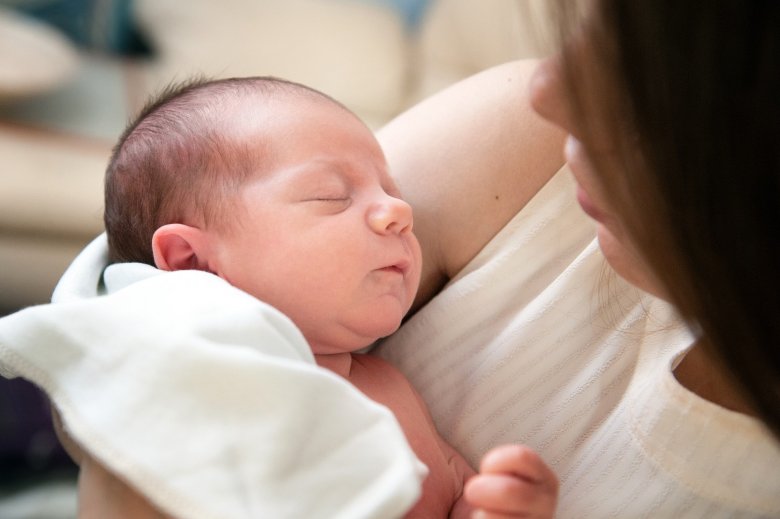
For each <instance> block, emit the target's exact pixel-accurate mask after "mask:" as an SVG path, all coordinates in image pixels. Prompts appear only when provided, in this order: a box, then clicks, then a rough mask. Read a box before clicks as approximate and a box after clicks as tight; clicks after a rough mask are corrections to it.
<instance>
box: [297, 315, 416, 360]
mask: <svg viewBox="0 0 780 519" xmlns="http://www.w3.org/2000/svg"><path fill="white" fill-rule="evenodd" d="M372 324H373V326H371V327H368V326H363V327H360V328H355V327H347V326H344V327H342V329H341V330H339V332H338V333H333V334H330V336H327V337H324V336H312V338H311V339H309V338H308V337H307V340H308V341H309V345H310V346H311V350H312V352H313V353H314V354H315V355H333V354H337V353H362V352H364V351H366V350H367V349H368V348H370V347H371V346H373V345H374V343H375V342H376V341H378V340H380V339H382V338H384V337H387V336H389V335H392V334H393V333H395V332H396V331H397V330H398V328H400V327H401V318H400V317H399V318H398V319H393V320H390V319H388V320H387V322H386V323H381V324H380V323H372ZM304 335H305V334H304Z"/></svg>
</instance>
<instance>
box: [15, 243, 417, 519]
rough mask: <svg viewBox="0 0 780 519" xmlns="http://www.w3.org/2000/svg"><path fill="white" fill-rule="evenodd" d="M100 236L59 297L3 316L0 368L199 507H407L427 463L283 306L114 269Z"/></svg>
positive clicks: (151, 273) (342, 511)
mask: <svg viewBox="0 0 780 519" xmlns="http://www.w3.org/2000/svg"><path fill="white" fill-rule="evenodd" d="M105 262H106V242H105V238H104V237H103V236H101V237H99V238H98V239H96V240H95V241H94V242H93V243H92V244H91V245H90V246H89V247H88V248H87V249H85V251H84V252H83V253H82V254H81V255H80V256H79V257H78V258H77V259H76V261H75V262H74V264H73V265H72V266H71V267H70V268H69V270H68V272H67V273H66V275H65V276H64V277H63V279H62V281H61V282H60V284H59V286H58V287H57V290H56V291H55V296H54V303H53V304H50V305H43V306H38V307H32V308H28V309H26V310H23V311H21V312H18V313H16V314H13V315H10V316H8V317H6V318H3V319H0V373H1V374H3V375H4V376H6V377H16V376H21V377H24V378H27V379H29V380H31V381H33V382H34V383H35V384H37V385H38V386H40V387H42V388H43V389H44V390H45V391H46V392H47V393H48V395H49V397H50V398H51V400H52V402H53V403H54V405H55V406H56V407H57V409H58V410H59V412H60V413H61V415H62V417H63V421H64V424H65V428H66V430H67V431H68V433H69V434H70V435H71V436H72V437H73V438H74V439H76V440H77V441H78V442H79V443H80V444H81V445H82V446H83V447H85V448H86V449H87V450H88V451H90V453H91V454H92V455H93V456H95V457H96V458H97V459H99V460H100V461H101V462H102V463H104V464H105V465H106V466H108V467H109V468H110V469H111V470H112V471H114V472H115V473H117V474H118V475H120V476H121V477H122V478H123V479H125V480H126V481H128V482H129V483H131V484H132V485H133V486H134V487H136V488H137V489H139V490H140V491H141V492H142V493H143V494H145V495H146V496H147V497H148V498H149V499H150V500H151V501H152V502H154V503H155V504H156V505H157V506H158V507H160V508H161V509H162V510H164V511H165V512H167V513H169V514H172V515H174V516H177V517H188V518H189V517H191V518H226V517H230V518H233V517H235V518H244V517H246V518H249V517H275V518H276V517H307V518H311V517H328V518H330V517H345V518H346V517H399V516H401V515H403V513H404V512H405V511H406V510H407V509H408V508H409V507H410V506H411V505H412V504H413V503H414V502H415V501H416V499H417V497H418V496H419V492H420V481H421V480H422V478H423V477H424V475H425V467H424V466H422V464H421V463H420V462H419V461H418V460H417V458H416V457H415V456H414V454H413V452H412V451H411V449H410V448H409V446H408V444H407V443H406V440H405V438H404V435H403V433H402V431H401V429H400V427H399V426H398V424H397V422H396V420H395V418H394V417H393V415H392V414H391V413H390V412H389V411H388V410H387V409H386V408H384V407H382V406H380V405H378V404H376V403H374V402H373V401H371V400H369V399H368V398H366V397H365V396H363V395H362V394H361V393H360V392H359V391H358V390H356V389H355V388H353V387H352V386H351V385H350V384H348V383H347V382H346V381H344V380H342V379H341V378H339V377H337V376H335V375H333V374H331V373H330V372H327V371H324V370H322V369H320V368H318V367H317V366H316V365H315V364H314V359H313V357H312V354H311V352H310V350H309V347H308V345H307V344H306V342H305V340H304V339H303V336H302V335H301V334H300V332H299V331H298V330H297V328H296V327H295V326H294V325H293V324H292V322H291V321H289V320H288V319H287V318H286V317H285V316H284V315H282V314H281V313H280V312H278V311H276V310H275V309H273V308H272V307H270V306H268V305H266V304H263V303H261V302H260V301H258V300H256V299H255V298H253V297H251V296H249V295H248V294H246V293H244V292H242V291H240V290H238V289H236V288H234V287H232V286H230V285H229V284H227V283H226V282H224V281H223V280H221V279H219V278H218V277H216V276H214V275H211V274H206V273H202V272H196V271H183V272H174V273H170V272H167V273H163V272H161V271H159V270H157V269H154V268H152V267H149V266H146V265H140V264H124V265H114V266H111V267H109V268H108V269H107V270H106V271H105V275H103V276H101V273H102V271H103V268H104V265H105Z"/></svg>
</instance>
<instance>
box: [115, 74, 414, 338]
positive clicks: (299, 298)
mask: <svg viewBox="0 0 780 519" xmlns="http://www.w3.org/2000/svg"><path fill="white" fill-rule="evenodd" d="M105 223H106V231H107V233H108V238H109V248H110V254H111V260H112V261H114V262H119V261H140V262H145V263H149V264H153V265H156V266H157V267H159V268H161V269H164V270H182V269H199V270H205V271H209V272H212V273H214V274H216V275H219V276H220V277H222V278H223V279H225V280H227V281H228V282H230V283H231V284H233V285H234V286H236V287H238V288H241V289H242V290H244V291H246V292H248V293H250V294H252V295H254V296H256V297H258V298H259V299H262V300H263V301H265V302H267V303H269V304H271V305H273V306H275V307H277V308H278V309H279V310H281V311H282V312H284V313H285V314H287V315H288V316H289V317H290V318H291V319H292V320H293V321H294V322H295V323H296V325H297V326H298V327H299V328H300V329H301V331H302V332H303V334H304V336H305V337H306V338H307V340H308V341H309V343H310V344H311V345H312V348H313V349H314V351H315V353H335V352H340V351H352V350H354V349H358V348H361V347H363V346H366V345H368V344H370V343H371V342H373V341H374V340H376V339H377V338H379V337H383V336H385V335H388V334H389V333H392V332H393V331H394V330H395V329H396V328H397V327H398V325H399V324H400V322H401V318H402V317H403V315H404V314H405V313H406V311H407V310H408V309H409V307H410V305H411V303H412V300H413V299H414V295H415V293H416V290H417V285H418V283H419V278H420V263H421V258H420V249H419V245H418V243H417V240H416V238H415V237H414V234H413V233H412V212H411V208H410V207H409V205H408V204H406V203H405V202H404V201H402V200H401V199H400V195H399V193H398V190H397V188H396V187H395V184H394V183H393V181H392V179H391V178H390V176H389V174H388V172H387V165H386V162H385V159H384V155H383V153H382V150H381V148H380V147H379V144H378V143H377V141H376V139H375V138H374V135H373V133H372V132H371V131H370V130H369V129H368V128H367V127H366V126H365V125H364V124H363V123H362V122H361V121H360V120H359V119H358V118H357V117H356V116H355V115H354V114H352V113H351V112H350V111H348V110H347V109H346V108H344V107H343V106H342V105H340V104H338V103H337V102H335V101H333V100H332V99H330V98H329V97H327V96H325V95H324V94H321V93H319V92H317V91H314V90H311V89H309V88H307V87H304V86H302V85H298V84H295V83H290V82H287V81H281V80H277V79H272V78H239V79H229V80H218V81H212V82H198V83H191V84H188V85H185V86H182V87H177V88H175V89H171V90H169V91H167V92H166V93H165V94H164V95H163V96H162V97H161V98H160V99H159V100H158V101H155V102H154V103H152V104H151V105H149V107H147V108H146V109H145V110H144V111H143V112H142V114H141V115H140V116H139V118H138V120H137V121H135V122H134V123H133V124H132V125H131V126H130V127H129V128H128V130H127V131H126V132H125V134H124V135H123V136H122V138H121V139H120V141H119V144H118V145H117V147H116V149H115V151H114V154H113V157H112V159H111V162H110V164H109V168H108V170H107V173H106V212H105Z"/></svg>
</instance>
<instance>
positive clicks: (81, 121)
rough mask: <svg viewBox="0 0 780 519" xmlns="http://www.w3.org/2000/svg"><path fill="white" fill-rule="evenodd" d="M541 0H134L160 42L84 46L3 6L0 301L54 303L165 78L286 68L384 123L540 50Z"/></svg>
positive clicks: (139, 20) (135, 20)
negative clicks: (111, 159)
mask: <svg viewBox="0 0 780 519" xmlns="http://www.w3.org/2000/svg"><path fill="white" fill-rule="evenodd" d="M52 1H53V0H52ZM17 3H24V2H17ZM543 3H544V2H543V0H484V1H480V2H476V1H474V0H407V1H402V0H222V1H221V2H214V1H213V0H190V1H189V2H179V1H175V0H134V1H133V0H125V1H124V2H122V3H121V5H123V6H126V7H127V17H128V20H127V22H128V23H131V24H132V25H133V29H134V30H137V31H138V33H139V34H140V35H141V36H142V37H143V38H144V41H145V42H146V44H147V45H148V48H149V49H150V53H149V54H148V55H146V56H142V57H138V56H135V57H130V56H123V55H120V54H118V53H116V52H109V51H107V50H106V49H97V50H96V49H95V48H92V49H90V48H85V47H83V46H79V45H78V44H77V43H76V42H74V41H73V40H72V39H70V40H69V39H67V38H65V37H63V36H62V34H61V33H58V31H57V30H56V29H55V28H53V27H48V28H47V27H44V26H42V25H41V23H36V22H33V21H32V20H30V19H29V17H28V16H21V15H19V14H18V13H12V12H11V11H9V10H8V9H2V10H0V311H10V310H14V309H17V308H20V307H23V306H27V305H32V304H37V303H44V302H47V301H48V300H49V297H50V295H51V291H52V289H53V288H54V285H55V284H56V282H57V280H58V278H59V277H60V275H61V274H62V272H63V271H64V270H65V268H66V267H67V265H68V264H69V262H70V261H71V260H72V259H73V257H75V255H76V254H77V253H78V251H79V250H80V249H81V248H83V247H84V245H85V244H86V243H88V242H89V241H90V240H91V239H92V238H93V237H94V236H96V235H97V234H99V233H100V232H101V230H102V176H103V169H104V167H105V164H106V162H107V158H108V155H109V153H110V150H111V146H112V144H113V142H114V140H115V139H116V138H117V136H118V135H119V134H120V132H121V131H122V129H123V127H124V126H125V124H126V123H127V121H128V119H129V118H130V117H131V116H132V115H133V114H134V113H135V112H136V111H137V110H138V109H139V107H140V106H141V105H142V104H143V103H144V101H145V100H146V99H147V97H148V96H149V95H150V93H152V92H155V91H157V90H158V89H159V88H160V87H161V86H163V85H165V84H167V83H168V82H170V81H172V80H182V79H185V78H186V77H188V76H189V75H190V74H192V73H204V74H206V75H208V76H213V77H226V76H237V75H276V76H281V77H285V78H288V79H292V80H296V81H301V82H304V83H307V84H309V85H311V86H314V87H316V88H319V89H321V90H323V91H325V92H326V93H328V94H330V95H332V96H333V97H335V98H337V99H339V100H340V101H342V102H343V103H344V104H346V105H347V106H348V107H350V108H352V109H353V110H354V111H355V112H357V113H358V115H360V116H361V117H363V119H364V120H366V122H367V123H368V124H369V125H370V126H372V127H374V128H378V127H379V126H381V125H382V124H383V123H384V122H386V121H387V120H389V119H390V118H392V117H393V116H394V115H396V114H397V113H399V112H400V111H402V110H403V109H404V108H406V107H408V106H410V105H411V104H413V103H414V102H416V101H418V100H420V99H422V98H424V97H425V96H427V95H429V94H431V93H433V92H435V91H437V90H439V89H441V88H444V87H445V86H447V85H449V84H451V83H453V82H455V81H457V80H459V79H461V78H464V77H466V76H468V75H471V74H473V73H475V72H477V71H479V70H482V69H484V68H487V67H490V66H492V65H495V64H498V63H502V62H505V61H509V60H512V59H517V58H522V57H530V56H538V55H540V54H542V53H543V52H544V45H543V44H542V43H540V42H542V41H543V40H540V39H539V38H538V33H539V29H538V27H539V26H540V25H542V26H543V25H544V24H543V23H541V22H542V21H543V18H544V15H543V13H542V4H543ZM95 4H106V3H105V2H102V3H95ZM108 4H112V2H108ZM113 4H116V2H113ZM25 38H26V39H25ZM9 42H10V43H9Z"/></svg>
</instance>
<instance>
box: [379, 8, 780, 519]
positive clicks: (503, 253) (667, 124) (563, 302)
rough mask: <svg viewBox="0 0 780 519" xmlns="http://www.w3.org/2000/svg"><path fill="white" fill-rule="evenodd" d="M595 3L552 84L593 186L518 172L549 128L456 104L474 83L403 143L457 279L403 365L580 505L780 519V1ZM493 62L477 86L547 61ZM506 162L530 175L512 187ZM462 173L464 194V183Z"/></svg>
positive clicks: (474, 432) (435, 106) (546, 85)
mask: <svg viewBox="0 0 780 519" xmlns="http://www.w3.org/2000/svg"><path fill="white" fill-rule="evenodd" d="M589 5H591V6H592V9H591V11H589V12H588V13H587V14H586V15H585V17H584V20H582V21H579V20H578V18H577V17H576V16H574V15H573V14H572V13H569V12H568V11H566V10H564V11H566V12H565V13H564V14H565V15H570V14H572V15H571V16H568V17H567V19H568V20H570V21H571V22H573V23H571V24H569V25H568V26H569V27H571V29H572V30H569V31H567V32H568V39H567V40H566V41H567V43H566V45H565V46H564V48H563V50H562V52H561V53H560V55H559V56H556V57H554V58H551V59H550V60H548V61H546V62H544V63H543V64H541V65H540V66H539V68H538V70H537V71H536V72H535V75H534V77H533V79H532V81H531V90H530V92H531V93H530V96H531V99H530V102H531V103H532V104H533V106H534V108H535V109H536V110H537V111H538V113H539V114H540V115H541V116H542V117H544V118H545V119H547V120H549V121H550V122H552V123H553V124H555V125H556V126H558V127H560V128H561V129H563V130H564V131H565V132H566V133H567V134H568V136H567V137H566V144H565V155H566V160H567V161H568V162H569V164H570V166H571V170H572V173H573V177H574V184H571V183H570V180H569V179H567V178H566V177H565V176H564V175H563V174H558V175H555V176H554V177H553V179H552V180H551V181H550V182H549V183H548V185H547V186H545V187H544V188H543V189H542V190H541V191H539V193H538V194H534V193H535V190H536V189H537V188H538V186H539V185H540V182H539V178H538V177H531V178H529V177H528V176H527V174H526V172H525V171H523V170H518V171H516V172H515V173H514V175H512V174H509V175H507V176H506V177H505V176H503V174H502V173H501V171H502V169H503V168H505V167H511V165H513V164H518V163H522V159H518V155H517V154H516V153H517V150H518V149H522V148H523V147H524V146H526V144H525V141H524V140H523V138H524V135H523V130H527V129H528V127H529V126H528V124H527V121H525V120H524V121H523V122H522V123H519V122H515V124H518V125H519V126H520V128H501V126H500V125H501V124H511V122H506V121H505V120H504V119H503V118H502V116H500V115H498V114H497V113H495V112H487V111H485V110H483V111H478V112H476V113H467V114H465V115H464V114H463V113H461V112H458V113H453V112H452V111H451V110H450V111H447V110H446V107H447V106H449V107H451V106H454V105H455V104H456V103H455V101H456V99H455V98H456V96H459V95H462V90H461V91H460V92H461V93H457V92H455V91H452V92H451V93H450V96H452V97H451V98H450V99H447V98H446V94H445V95H444V96H442V97H440V98H439V99H438V100H436V101H432V102H429V103H428V105H427V106H426V105H423V106H422V107H420V108H418V112H416V113H414V112H413V113H410V114H407V115H406V116H405V118H402V119H399V120H398V121H396V122H395V123H393V124H392V125H390V126H389V127H388V128H386V129H385V131H384V133H383V134H382V139H383V144H384V145H385V146H386V147H387V150H388V156H389V157H391V161H393V162H392V167H393V168H394V170H395V171H396V173H397V174H398V176H399V177H400V180H399V182H400V185H401V188H402V190H403V191H404V193H406V194H407V198H408V199H410V200H411V201H412V204H413V205H414V206H415V207H416V210H417V214H418V218H417V223H416V227H417V229H418V235H419V236H420V237H421V241H422V243H423V246H424V250H425V248H426V244H427V250H428V251H429V252H428V254H429V256H428V257H427V259H428V264H427V267H428V271H427V276H426V277H425V278H424V279H426V280H427V284H428V286H431V287H440V286H442V285H444V284H445V283H446V286H445V288H444V290H443V291H442V292H441V293H440V294H438V295H437V296H436V297H435V298H433V299H432V300H431V301H430V302H428V304H427V305H425V306H424V307H423V308H422V309H421V310H420V311H418V313H417V314H416V315H414V316H413V317H412V318H411V319H410V320H409V321H408V322H407V324H406V325H405V326H404V328H402V330H401V331H400V332H399V333H398V334H397V335H396V336H394V337H393V338H391V339H390V340H389V341H387V342H386V343H385V344H384V345H383V346H382V348H381V354H382V355H384V356H386V357H388V358H390V359H392V360H393V361H394V362H397V363H398V364H399V365H400V366H401V368H402V370H403V371H405V373H406V374H407V376H409V378H410V379H411V380H412V382H413V383H414V384H415V385H416V386H417V387H418V389H419V390H420V391H421V393H422V395H423V397H424V398H425V400H426V401H427V402H428V404H429V406H430V407H431V410H432V414H433V416H434V419H435V420H436V421H437V424H438V426H439V428H440V430H441V431H442V432H443V434H444V436H445V437H446V438H447V439H448V440H449V441H450V442H451V443H453V444H454V445H455V446H456V448H458V449H459V450H460V451H461V452H464V453H466V455H467V458H470V459H471V460H472V461H473V460H476V459H477V457H478V455H479V453H481V452H484V450H486V449H487V448H489V447H490V446H492V445H495V444H497V443H506V442H523V443H528V444H529V445H530V446H531V447H533V448H535V449H536V450H538V451H539V452H540V453H541V454H542V455H543V457H545V458H546V460H547V461H548V462H549V463H550V464H551V465H552V467H553V468H554V469H555V470H556V472H557V473H558V475H559V477H560V479H561V491H560V492H561V493H560V508H559V516H560V517H569V516H572V517H606V516H617V517H643V516H653V517H683V516H685V517H688V516H692V517H733V516H745V517H776V516H778V515H780V497H779V496H780V470H778V468H777V467H778V466H780V449H779V448H778V441H777V438H778V436H779V435H780V358H779V357H778V343H779V342H780V332H779V331H778V325H777V324H776V322H777V319H776V317H775V316H776V315H777V314H778V311H779V310H780V308H778V293H780V287H779V286H778V277H777V273H776V266H777V265H778V264H779V262H780V251H779V250H778V242H777V233H776V232H775V231H774V227H775V226H776V222H777V221H778V216H779V215H778V208H779V207H780V203H778V194H779V193H778V179H780V176H779V173H780V154H778V153H777V143H776V140H777V136H778V135H780V126H779V125H780V110H779V108H780V103H779V102H778V99H777V94H776V93H777V92H778V91H780V63H778V49H780V34H778V31H777V30H776V27H778V24H779V23H780V6H778V5H777V4H776V3H774V2H750V3H745V2H713V3H709V4H707V5H701V4H697V5H695V6H694V5H692V4H691V3H686V2H683V3H680V2H660V3H659V2H655V1H637V0H632V1H617V0H603V1H596V2H593V3H591V4H589ZM564 25H566V24H564ZM491 74H493V75H492V76H490V77H488V76H487V75H483V76H481V79H480V77H477V78H474V79H472V80H470V81H471V83H470V84H471V87H472V89H473V93H474V94H475V95H476V94H478V95H480V96H481V97H482V98H483V99H484V98H487V99H491V98H494V97H496V96H500V95H502V94H501V93H500V92H502V89H503V88H505V86H506V85H508V84H510V85H511V84H512V83H515V84H516V83H517V82H518V77H522V76H523V74H525V72H524V71H522V70H517V69H515V71H514V72H513V71H511V70H505V72H504V77H503V81H499V79H500V78H497V77H496V73H495V71H493V72H492V73H491ZM520 82H521V81H520ZM459 88H461V89H463V87H459ZM507 95H509V94H507ZM516 101H517V103H519V104H522V103H523V102H524V100H523V99H517V100H516ZM482 102H483V103H484V104H489V103H490V102H491V101H489V100H483V101H482ZM497 104H500V103H497ZM413 117H417V118H419V120H417V121H413V120H412V118H413ZM431 121H433V122H431ZM496 121H498V122H496ZM424 125H428V126H427V127H426V126H424ZM420 127H421V128H423V129H422V130H421V131H422V132H425V133H433V134H436V133H441V132H445V131H446V132H448V133H447V135H448V136H452V135H455V136H457V135H458V133H457V132H458V130H453V128H456V129H464V128H467V129H468V131H471V132H472V133H471V134H470V136H471V138H472V141H474V142H475V143H476V145H475V146H474V147H471V148H466V150H467V152H463V153H464V154H466V153H467V155H466V157H465V158H463V159H464V160H461V158H462V157H460V156H457V155H456V156H454V157H453V155H452V154H451V152H453V151H454V153H458V150H459V149H461V148H459V147H458V146H457V145H453V144H452V140H448V139H442V140H439V141H436V142H437V146H438V147H437V148H434V150H433V152H431V150H430V149H425V150H421V151H415V150H410V149H409V148H408V147H407V146H408V143H409V142H415V139H414V136H411V137H410V135H409V129H410V128H420ZM533 129H534V130H535V131H542V130H541V129H540V128H533ZM486 132H487V133H486ZM507 134H509V135H511V136H513V137H514V140H513V141H512V142H504V140H503V139H506V138H508V137H507ZM537 135H538V134H537ZM455 138H456V137H455ZM509 139H510V140H512V139H511V137H509ZM465 140H466V139H465V138H464V141H465ZM553 140H554V138H552V137H551V138H550V139H547V140H546V142H548V143H549V142H550V141H553ZM485 142H489V144H485ZM533 145H534V146H535V152H536V153H537V156H538V157H540V156H545V157H550V155H549V154H548V153H547V149H546V148H545V147H543V146H540V145H539V143H538V140H537V141H534V142H533ZM482 146H486V147H487V146H489V147H490V149H489V150H488V149H483V148H482ZM490 153H492V154H493V155H492V156H491V157H492V158H491V159H490V160H486V157H488V156H489V154H490ZM537 160H539V161H540V162H538V163H537V167H536V168H535V169H534V171H535V172H536V173H537V174H541V172H547V173H549V174H552V172H553V171H554V169H555V167H554V165H552V164H551V163H549V162H547V163H544V162H541V160H542V159H537ZM437 161H438V162H437ZM420 171H425V172H426V176H425V177H424V178H422V179H421V178H420V175H419V172H420ZM496 172H498V173H496ZM493 174H497V175H499V178H500V179H501V181H504V182H510V180H506V178H507V177H511V178H514V181H515V182H517V183H518V184H522V185H521V186H520V187H516V186H513V185H510V186H509V188H504V189H503V190H502V189H500V188H499V187H497V185H496V184H495V182H497V180H495V178H494V177H493V176H492V175H493ZM438 175H441V177H440V178H442V179H444V180H443V181H442V182H454V183H455V187H453V186H448V187H447V189H446V190H445V193H446V194H447V196H442V195H441V194H440V193H439V192H438V191H440V190H441V189H443V188H440V190H436V189H434V188H432V187H431V186H433V185H434V184H435V182H436V181H435V178H436V177H437V176H438ZM464 178H465V179H466V180H463V179H464ZM469 182H471V184H469ZM567 191H571V193H569V192H567ZM529 192H530V194H529ZM421 193H423V194H427V196H422V195H421ZM430 193H436V195H435V196H430ZM505 193H508V194H510V196H508V197H505V196H504V194H505ZM499 195H500V196H499ZM569 196H570V197H571V198H572V199H574V198H575V197H576V199H577V201H578V202H579V205H580V206H581V209H582V210H583V211H584V212H585V213H586V214H587V215H588V216H589V217H590V218H591V219H592V220H593V221H595V223H596V234H597V236H598V245H599V248H600V250H597V249H595V248H594V247H593V246H592V245H591V243H590V241H589V239H588V237H589V236H590V235H591V234H590V233H592V231H591V230H589V229H584V230H583V229H582V228H581V227H580V226H581V225H582V222H581V219H579V218H578V217H577V216H576V215H573V213H572V210H571V208H570V206H569V205H567V202H566V199H567V197H569ZM529 199H530V200H531V201H530V203H529V204H528V205H527V206H526V207H525V208H524V209H523V210H522V211H521V212H520V213H519V214H518V215H517V216H515V217H511V213H512V210H511V209H508V210H506V211H504V209H505V206H504V205H503V204H504V203H505V204H508V205H511V204H517V206H523V205H525V203H526V201H528V200H529ZM502 200H506V201H505V202H502ZM418 208H423V209H418ZM426 215H435V218H431V219H430V220H425V218H426ZM507 215H509V216H507ZM503 218H506V220H510V218H511V220H510V221H509V223H508V224H507V225H506V226H505V227H504V228H503V229H502V230H501V231H500V232H499V233H498V234H497V235H496V236H495V237H493V238H492V239H491V236H490V235H491V231H490V229H491V228H496V227H494V226H495V225H496V224H503V222H500V220H501V219H503ZM480 233H482V234H480ZM453 235H454V236H453ZM426 237H427V239H426ZM474 237H477V238H476V239H474ZM518 244H522V245H518ZM483 245H484V248H483ZM431 251H432V252H431ZM476 251H479V252H478V253H476ZM475 253H476V256H475V257H474V258H473V259H472V258H471V256H472V255H474V254H475ZM602 254H603V258H605V259H606V262H608V263H609V265H610V266H611V268H612V269H614V272H616V273H617V274H618V275H619V276H620V277H621V278H622V279H618V278H613V277H612V276H611V275H610V272H611V271H605V270H601V269H600V268H599V266H598V265H597V263H598V260H599V259H600V258H601V255H602ZM624 280H625V281H627V282H628V283H629V284H630V285H629V284H627V283H625V282H624ZM632 286H634V287H637V288H639V289H641V290H640V291H638V292H636V293H632V288H631V287H632ZM430 293H431V292H428V294H430ZM649 294H653V296H655V297H653V296H650V295H649ZM663 300H665V301H668V302H669V303H672V305H673V307H669V306H668V305H666V304H665V303H664V301H663ZM678 314H679V316H680V317H679V318H678V317H677V315H678ZM507 498H509V497H507ZM496 512H500V510H496ZM497 517H500V515H497Z"/></svg>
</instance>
